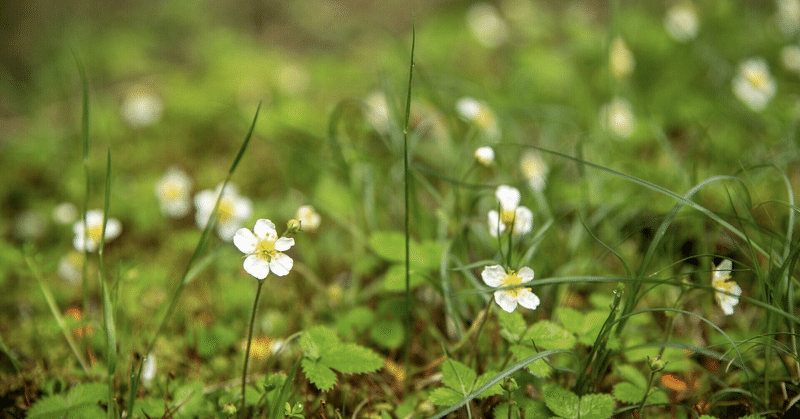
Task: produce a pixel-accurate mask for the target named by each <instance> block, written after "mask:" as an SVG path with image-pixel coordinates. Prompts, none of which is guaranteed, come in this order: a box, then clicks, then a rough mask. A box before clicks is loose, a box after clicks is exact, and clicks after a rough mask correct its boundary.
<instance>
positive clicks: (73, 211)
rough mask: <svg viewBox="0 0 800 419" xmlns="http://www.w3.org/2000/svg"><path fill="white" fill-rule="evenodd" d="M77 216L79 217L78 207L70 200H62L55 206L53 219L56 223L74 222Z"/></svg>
mask: <svg viewBox="0 0 800 419" xmlns="http://www.w3.org/2000/svg"><path fill="white" fill-rule="evenodd" d="M76 218H78V209H77V208H75V205H73V204H72V203H70V202H62V203H60V204H58V205H56V207H55V208H53V221H55V222H56V224H61V225H67V224H72V223H74V222H75V219H76Z"/></svg>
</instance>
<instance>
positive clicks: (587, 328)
mask: <svg viewBox="0 0 800 419" xmlns="http://www.w3.org/2000/svg"><path fill="white" fill-rule="evenodd" d="M608 316H609V313H608V311H602V310H594V311H590V312H588V313H586V315H585V316H584V317H583V326H582V327H581V330H580V332H578V341H579V342H580V343H582V344H584V345H586V346H592V345H594V342H595V341H596V340H597V335H599V334H600V331H601V330H602V329H603V323H605V321H606V319H607V318H608Z"/></svg>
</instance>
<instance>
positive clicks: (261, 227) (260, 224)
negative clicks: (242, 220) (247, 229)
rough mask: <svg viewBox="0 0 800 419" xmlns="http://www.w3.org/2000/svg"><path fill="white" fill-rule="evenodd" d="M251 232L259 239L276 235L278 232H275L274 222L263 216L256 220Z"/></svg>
mask: <svg viewBox="0 0 800 419" xmlns="http://www.w3.org/2000/svg"><path fill="white" fill-rule="evenodd" d="M253 233H255V235H256V237H258V238H259V239H265V238H267V237H277V236H278V233H277V232H275V223H273V222H272V221H270V220H267V219H265V218H261V219H259V220H258V221H256V225H255V227H253Z"/></svg>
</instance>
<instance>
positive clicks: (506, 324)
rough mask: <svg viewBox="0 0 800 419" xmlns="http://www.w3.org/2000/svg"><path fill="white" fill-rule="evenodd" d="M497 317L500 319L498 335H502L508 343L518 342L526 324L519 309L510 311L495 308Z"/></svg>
mask: <svg viewBox="0 0 800 419" xmlns="http://www.w3.org/2000/svg"><path fill="white" fill-rule="evenodd" d="M497 318H498V319H499V320H500V326H501V329H500V335H502V336H503V337H504V338H505V339H506V340H507V341H509V342H510V343H518V342H519V341H520V339H522V336H523V335H524V334H525V330H527V329H528V325H527V324H526V323H525V319H524V318H523V317H522V313H520V312H519V311H512V312H511V313H509V312H507V311H505V310H497Z"/></svg>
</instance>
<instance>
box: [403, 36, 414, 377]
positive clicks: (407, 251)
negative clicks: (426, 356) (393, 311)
mask: <svg viewBox="0 0 800 419" xmlns="http://www.w3.org/2000/svg"><path fill="white" fill-rule="evenodd" d="M416 40H417V35H416V31H415V29H414V25H411V60H410V63H409V66H408V89H407V90H406V113H405V122H404V126H403V179H404V182H403V183H404V202H405V214H404V219H405V233H406V234H405V240H406V242H405V271H406V272H405V274H406V278H405V279H406V315H405V321H406V339H405V371H406V373H407V372H408V364H409V361H410V359H411V358H410V354H411V257H410V253H411V247H410V246H411V231H410V230H409V224H410V221H409V218H410V214H409V187H410V183H411V177H410V176H409V172H408V160H409V157H408V125H409V122H410V120H411V82H412V81H413V77H414V48H415V47H416Z"/></svg>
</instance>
